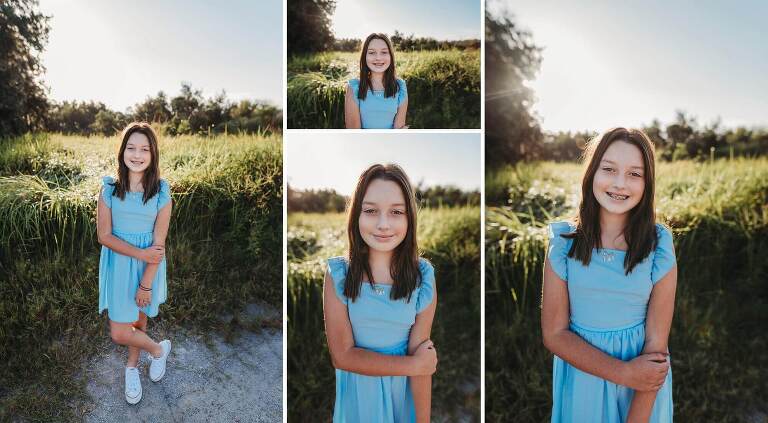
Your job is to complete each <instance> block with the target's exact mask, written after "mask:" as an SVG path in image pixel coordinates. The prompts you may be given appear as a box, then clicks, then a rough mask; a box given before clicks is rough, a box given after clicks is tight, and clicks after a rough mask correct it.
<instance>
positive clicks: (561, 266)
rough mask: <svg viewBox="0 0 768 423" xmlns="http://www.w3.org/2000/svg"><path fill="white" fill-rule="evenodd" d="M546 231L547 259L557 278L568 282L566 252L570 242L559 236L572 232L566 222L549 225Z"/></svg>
mask: <svg viewBox="0 0 768 423" xmlns="http://www.w3.org/2000/svg"><path fill="white" fill-rule="evenodd" d="M548 229H549V245H548V246H547V258H548V259H549V262H550V263H551V264H552V270H554V271H555V273H556V274H557V276H559V277H560V279H562V280H564V281H566V282H568V250H569V249H570V240H569V239H566V238H563V237H562V236H561V235H562V234H566V233H570V232H573V230H572V228H571V225H570V223H568V222H555V223H551V224H549V226H548Z"/></svg>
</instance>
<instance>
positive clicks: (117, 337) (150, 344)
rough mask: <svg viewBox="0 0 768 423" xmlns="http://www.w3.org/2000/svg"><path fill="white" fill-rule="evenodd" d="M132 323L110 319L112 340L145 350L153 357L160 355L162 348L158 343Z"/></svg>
mask: <svg viewBox="0 0 768 423" xmlns="http://www.w3.org/2000/svg"><path fill="white" fill-rule="evenodd" d="M133 325H134V323H118V322H113V321H112V320H110V321H109V331H110V334H111V335H112V341H114V342H115V343H116V344H120V345H125V346H129V347H136V348H138V349H141V350H144V351H147V352H149V353H150V354H152V355H153V356H155V357H159V356H161V355H162V354H163V348H162V347H161V346H160V344H158V343H157V342H155V341H153V340H152V339H150V338H149V337H148V336H147V334H146V333H144V332H142V331H140V330H137V329H136V328H135V327H134V326H133Z"/></svg>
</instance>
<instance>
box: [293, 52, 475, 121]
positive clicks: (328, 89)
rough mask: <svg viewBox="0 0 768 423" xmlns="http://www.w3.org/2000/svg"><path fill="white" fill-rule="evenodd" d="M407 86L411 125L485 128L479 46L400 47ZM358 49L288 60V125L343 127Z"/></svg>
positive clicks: (398, 55)
mask: <svg viewBox="0 0 768 423" xmlns="http://www.w3.org/2000/svg"><path fill="white" fill-rule="evenodd" d="M395 58H396V61H397V75H398V77H399V78H402V79H404V80H405V82H406V84H407V86H408V115H407V124H408V125H409V126H410V128H414V129H416V128H432V129H442V128H466V129H471V128H480V51H479V50H467V51H459V50H447V51H422V52H402V53H401V52H398V53H396V55H395ZM358 60H359V54H358V53H345V52H327V53H319V54H313V55H306V56H296V57H292V58H290V59H289V60H288V107H287V108H288V127H289V128H343V127H344V93H345V89H346V84H347V81H348V80H350V79H352V78H357V77H358V73H359V70H358Z"/></svg>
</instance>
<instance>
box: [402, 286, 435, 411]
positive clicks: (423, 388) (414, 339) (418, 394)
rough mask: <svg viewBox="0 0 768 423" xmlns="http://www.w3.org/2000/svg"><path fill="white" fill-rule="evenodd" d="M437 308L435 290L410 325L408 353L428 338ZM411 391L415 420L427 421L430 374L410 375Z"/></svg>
mask: <svg viewBox="0 0 768 423" xmlns="http://www.w3.org/2000/svg"><path fill="white" fill-rule="evenodd" d="M436 308H437V290H435V294H434V299H433V300H432V303H430V304H429V306H427V308H425V309H424V310H422V311H421V313H419V314H417V315H416V323H414V324H413V326H411V334H410V335H409V337H408V354H409V355H413V354H414V353H415V352H416V350H417V349H418V347H419V345H421V344H422V343H423V342H424V341H427V340H429V338H430V334H431V332H432V321H433V320H434V318H435V309H436ZM410 382H411V392H413V403H414V406H415V408H416V422H418V423H424V422H426V423H429V422H430V418H431V411H432V376H431V375H427V376H411V377H410Z"/></svg>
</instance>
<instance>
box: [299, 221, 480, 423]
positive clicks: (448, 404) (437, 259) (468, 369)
mask: <svg viewBox="0 0 768 423" xmlns="http://www.w3.org/2000/svg"><path fill="white" fill-rule="evenodd" d="M479 217H480V210H479V208H477V207H459V208H438V209H425V210H423V211H422V212H421V213H420V215H419V234H418V235H419V239H420V245H421V247H422V249H423V252H424V256H425V257H427V258H428V259H429V260H430V261H431V262H432V264H433V265H434V267H435V271H436V279H437V290H438V296H439V298H440V300H439V302H438V306H437V314H436V317H435V322H434V324H433V329H432V339H433V340H434V342H435V345H436V346H437V351H438V354H439V357H440V365H439V369H438V371H437V373H436V374H435V377H434V378H433V388H432V391H433V399H432V404H433V406H432V408H433V410H434V411H433V415H435V416H443V417H445V418H450V417H454V418H455V417H456V416H458V415H459V414H460V413H461V414H467V413H468V414H469V415H471V416H472V418H473V419H474V421H480V225H479ZM344 222H345V221H344V215H343V214H341V213H334V214H304V213H293V214H291V215H290V216H289V217H288V227H289V228H290V230H289V239H288V244H289V245H291V244H292V243H294V242H298V241H293V240H292V239H291V237H292V234H295V235H300V234H302V233H305V231H310V232H314V233H316V234H318V236H317V245H318V246H319V247H320V248H319V249H318V250H317V251H316V252H315V253H314V254H311V255H309V256H306V257H294V258H291V259H290V260H289V263H288V300H287V303H288V304H287V306H288V339H287V342H288V357H287V360H288V419H289V420H290V421H329V420H330V417H331V415H332V413H333V401H334V395H335V378H334V371H333V367H332V366H331V360H330V356H329V355H328V349H327V345H326V340H325V329H324V327H323V304H322V286H323V285H322V281H323V274H324V271H325V259H326V258H328V257H332V256H336V255H341V254H343V253H344V249H345V248H346V233H345V229H344V227H345V225H344Z"/></svg>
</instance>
